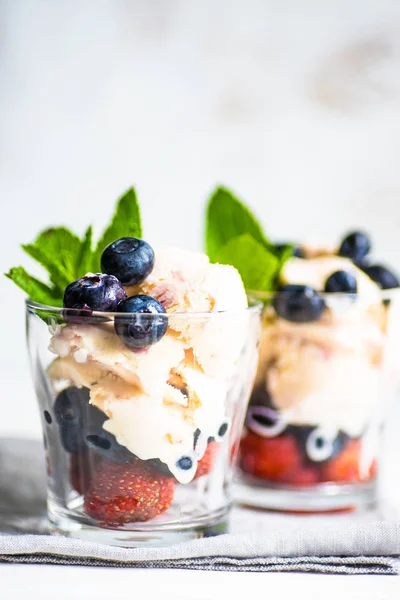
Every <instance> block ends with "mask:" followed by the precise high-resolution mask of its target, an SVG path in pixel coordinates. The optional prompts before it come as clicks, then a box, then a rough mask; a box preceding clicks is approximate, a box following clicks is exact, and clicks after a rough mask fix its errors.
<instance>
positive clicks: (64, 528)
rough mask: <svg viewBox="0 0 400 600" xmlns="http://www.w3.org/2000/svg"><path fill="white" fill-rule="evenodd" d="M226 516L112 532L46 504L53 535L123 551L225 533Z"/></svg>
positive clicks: (225, 513)
mask: <svg viewBox="0 0 400 600" xmlns="http://www.w3.org/2000/svg"><path fill="white" fill-rule="evenodd" d="M228 513H229V507H225V508H223V509H220V510H218V511H215V512H214V513H212V514H209V515H207V516H206V517H205V516H203V517H199V518H197V519H192V520H191V521H190V522H189V523H179V522H176V521H175V522H173V523H170V524H166V523H162V524H161V523H157V519H153V520H152V521H149V522H145V523H132V524H130V525H126V526H123V527H118V528H115V529H112V528H103V527H99V526H98V525H96V524H95V522H94V521H92V520H91V519H90V518H88V517H86V516H85V515H79V514H76V513H72V512H71V511H69V510H68V509H64V508H62V507H60V506H59V505H57V504H56V503H54V502H52V501H51V500H49V501H48V517H49V520H50V523H51V531H52V533H53V534H55V535H64V536H67V537H70V538H76V539H81V540H86V541H90V542H95V543H99V544H106V545H109V546H120V547H124V548H140V547H141V548H144V547H162V546H172V545H174V544H179V543H181V542H188V541H190V540H194V539H198V538H203V537H212V536H215V535H220V534H221V533H226V532H227V530H228Z"/></svg>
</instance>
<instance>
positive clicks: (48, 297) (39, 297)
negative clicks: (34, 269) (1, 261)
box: [5, 267, 62, 306]
mask: <svg viewBox="0 0 400 600" xmlns="http://www.w3.org/2000/svg"><path fill="white" fill-rule="evenodd" d="M5 276H6V277H8V278H9V279H11V280H12V281H13V282H14V283H15V284H16V285H18V286H19V287H20V288H21V289H22V290H24V292H26V293H27V294H28V296H29V298H31V299H32V300H34V301H35V302H39V303H40V304H47V305H49V306H62V301H61V300H60V298H59V297H58V296H57V291H56V290H54V289H52V288H50V287H49V286H48V285H46V284H44V283H42V282H41V281H39V280H38V279H35V277H32V275H29V273H27V272H26V271H25V269H24V268H23V267H13V268H12V269H10V270H9V272H8V273H5Z"/></svg>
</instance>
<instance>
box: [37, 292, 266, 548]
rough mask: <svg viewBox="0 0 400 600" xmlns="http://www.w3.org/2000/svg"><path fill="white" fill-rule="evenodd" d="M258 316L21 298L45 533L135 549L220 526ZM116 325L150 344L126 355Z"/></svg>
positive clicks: (256, 312)
mask: <svg viewBox="0 0 400 600" xmlns="http://www.w3.org/2000/svg"><path fill="white" fill-rule="evenodd" d="M261 311H262V306H261V304H260V303H258V304H257V303H253V304H251V306H249V308H245V309H241V310H232V311H226V312H219V313H218V312H216V313H174V314H172V313H169V314H163V315H160V314H150V315H149V314H138V313H104V312H92V313H90V311H85V310H77V309H56V308H52V307H48V306H44V305H39V304H36V303H33V302H31V301H27V338H28V347H29V354H30V360H31V365H32V373H33V380H34V385H35V391H36V395H37V399H38V403H39V408H40V414H41V419H42V426H43V435H44V445H45V451H46V463H47V474H48V516H49V520H50V522H51V525H52V529H53V531H54V532H55V533H61V534H64V535H68V536H71V537H77V538H81V539H88V540H92V541H97V542H102V543H106V544H111V545H118V546H126V547H129V546H131V547H137V546H162V545H170V544H173V543H178V542H181V541H185V540H190V539H193V538H198V537H203V536H210V535H216V534H219V533H223V532H225V531H226V530H227V525H228V513H229V509H230V505H231V488H232V479H233V472H234V466H235V462H236V457H237V451H238V445H239V440H240V435H241V429H242V426H243V420H244V417H245V412H246V407H247V403H248V400H249V396H250V393H251V389H252V386H253V383H254V376H255V373H256V368H257V360H258V346H259V337H260V330H261V319H260V315H261ZM160 319H161V320H165V322H163V323H161V322H160ZM117 323H118V328H119V331H120V332H121V327H122V328H123V327H124V326H126V327H132V326H134V327H136V333H137V332H138V331H139V330H140V328H143V330H145V331H146V335H147V338H146V339H148V338H149V332H150V333H151V332H152V331H154V335H155V338H154V340H153V343H151V344H150V345H149V346H147V347H145V348H143V349H139V350H136V349H132V348H130V347H127V346H126V345H124V343H123V342H122V340H121V337H120V336H118V335H117V334H116V330H117ZM160 327H161V328H163V327H164V329H165V328H166V333H165V335H164V336H163V337H162V339H159V331H160Z"/></svg>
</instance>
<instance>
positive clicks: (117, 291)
mask: <svg viewBox="0 0 400 600" xmlns="http://www.w3.org/2000/svg"><path fill="white" fill-rule="evenodd" d="M125 298H126V292H125V290H124V288H123V287H122V284H121V282H120V281H118V279H117V278H116V277H114V276H113V275H104V274H102V273H97V274H95V275H93V274H88V275H85V277H82V278H81V279H78V280H77V281H74V282H72V283H70V284H69V285H68V286H67V288H66V289H65V292H64V306H65V307H67V308H79V309H83V310H84V311H90V310H102V311H111V312H114V311H115V310H116V309H117V306H118V304H119V303H120V302H121V301H122V300H125Z"/></svg>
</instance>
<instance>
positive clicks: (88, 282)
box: [64, 237, 168, 348]
mask: <svg viewBox="0 0 400 600" xmlns="http://www.w3.org/2000/svg"><path fill="white" fill-rule="evenodd" d="M153 267H154V251H153V249H152V247H151V246H150V245H149V244H148V243H147V242H145V241H144V240H141V239H138V238H132V237H124V238H120V239H118V240H116V241H115V242H112V243H111V244H109V245H108V246H107V247H106V248H105V250H104V252H103V254H102V256H101V269H102V273H96V274H88V275H85V277H82V278H81V279H78V280H77V281H74V282H72V283H70V284H69V285H68V286H67V288H66V289H65V292H64V307H65V308H66V309H75V310H74V311H70V310H66V311H65V313H64V314H65V318H66V320H67V321H70V322H71V321H72V322H74V321H75V322H76V321H78V322H79V319H81V320H85V319H87V318H88V317H89V318H90V315H91V314H92V311H104V312H116V313H121V314H119V315H116V316H115V319H114V327H115V331H116V333H117V335H118V336H119V337H120V338H121V340H122V341H123V342H124V343H125V344H126V345H127V346H129V347H130V348H145V347H147V346H150V345H151V344H155V343H156V342H158V341H159V340H160V339H161V338H162V337H163V336H164V334H165V332H166V331H167V327H168V319H167V316H166V315H165V312H166V311H165V308H164V307H163V306H162V305H161V304H160V303H159V302H158V301H157V300H156V299H155V298H152V297H151V296H147V295H145V294H137V295H136V296H131V297H129V298H128V296H127V293H126V291H125V290H124V287H123V286H124V285H125V286H131V285H136V284H138V283H141V282H142V281H144V280H145V279H146V277H147V276H148V275H149V274H150V273H151V271H152V269H153ZM71 313H72V314H71Z"/></svg>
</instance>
